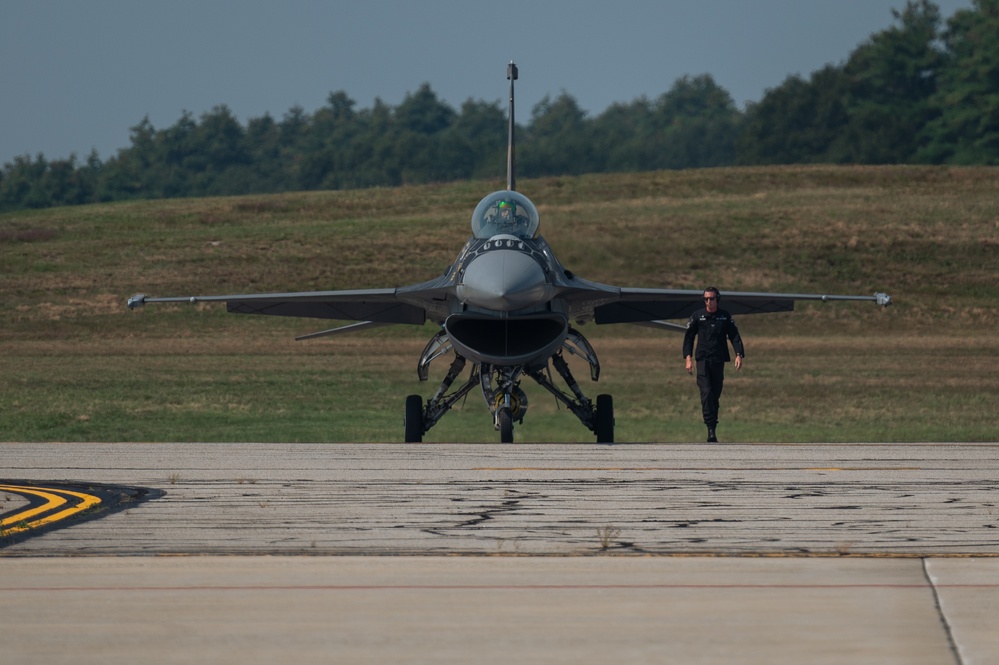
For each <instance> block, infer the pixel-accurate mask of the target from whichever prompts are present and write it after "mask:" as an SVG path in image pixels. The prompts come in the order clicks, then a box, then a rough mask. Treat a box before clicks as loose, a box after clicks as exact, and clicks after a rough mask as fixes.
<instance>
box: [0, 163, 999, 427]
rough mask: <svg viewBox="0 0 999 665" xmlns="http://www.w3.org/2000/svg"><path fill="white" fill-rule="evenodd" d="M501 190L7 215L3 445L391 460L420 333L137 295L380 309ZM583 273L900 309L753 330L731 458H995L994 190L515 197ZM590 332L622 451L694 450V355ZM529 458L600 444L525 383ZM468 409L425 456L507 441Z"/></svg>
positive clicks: (635, 180)
mask: <svg viewBox="0 0 999 665" xmlns="http://www.w3.org/2000/svg"><path fill="white" fill-rule="evenodd" d="M500 188H502V183H498V182H496V183H494V182H473V183H458V184H450V185H435V186H423V187H403V188H396V189H371V190H362V191H343V192H311V193H295V194H281V195H274V196H251V197H236V198H216V199H186V200H168V201H142V202H134V203H118V204H109V205H94V206H85V207H76V208H61V209H50V210H43V211H37V212H25V213H15V214H6V215H0V271H2V275H3V280H2V282H0V295H2V301H3V303H4V305H5V306H4V308H3V309H2V311H0V358H2V360H0V367H2V369H3V375H4V378H5V380H4V381H3V382H2V384H0V426H2V427H0V440H7V441H12V440H93V441H156V440H181V441H183V440H191V441H237V440H238V441H245V440H261V441H303V440H304V441H353V440H356V441H398V440H400V439H401V436H402V411H403V408H402V407H403V402H404V398H405V396H406V395H407V394H409V393H421V394H423V395H424V396H428V395H429V394H430V393H432V392H433V391H434V390H435V389H436V386H437V383H438V382H439V379H440V376H441V375H442V373H443V371H444V369H445V366H446V364H447V363H448V361H447V360H446V359H442V360H439V361H438V363H439V364H440V365H441V366H440V367H436V366H435V368H434V369H435V372H433V373H432V375H431V380H430V382H429V383H427V384H420V383H419V382H418V381H417V378H416V372H415V365H416V360H417V357H418V354H419V351H420V350H421V349H422V346H423V344H424V343H425V342H426V340H427V339H429V337H430V336H431V335H432V334H433V332H434V331H433V329H432V327H430V326H426V327H423V328H413V327H403V326H398V327H392V328H383V329H378V330H375V331H369V332H364V333H358V334H356V335H353V336H345V337H337V338H326V339H320V340H313V341H308V342H294V341H293V339H292V338H293V337H294V336H295V335H297V334H302V333H306V332H311V331H314V330H320V329H323V328H326V327H331V326H332V324H330V323H329V322H325V321H309V320H303V319H280V318H277V317H246V316H234V315H229V314H226V313H225V312H224V307H222V306H212V305H197V306H193V307H192V306H176V307H173V306H170V307H163V306H159V307H157V306H150V307H147V308H146V309H145V310H142V311H138V312H130V311H127V310H126V308H125V306H124V303H125V299H126V298H127V297H128V296H129V295H132V294H133V293H137V292H143V293H147V294H150V295H190V294H210V293H237V292H254V291H286V290H291V291H298V290H310V289H334V288H336V289H339V288H365V287H380V286H395V285H403V284H407V283H411V282H415V281H421V280H424V279H429V278H430V277H432V276H434V275H436V274H439V273H440V271H441V270H443V269H444V268H445V267H446V266H447V265H449V264H450V263H451V262H452V261H453V259H454V257H455V255H456V254H457V252H458V250H459V249H460V248H461V246H462V244H463V243H464V241H465V240H466V238H467V237H468V235H469V226H468V223H469V217H470V215H471V211H472V209H473V208H474V206H475V204H476V203H477V202H478V200H479V199H480V198H481V197H482V196H483V195H485V194H486V193H488V192H490V191H493V190H495V189H500ZM518 189H520V191H522V192H523V193H525V194H527V195H528V196H529V197H531V198H532V200H534V202H535V203H536V204H537V205H538V207H539V209H540V211H541V215H542V228H541V232H542V234H543V235H544V236H545V238H547V239H548V241H549V242H550V243H551V244H552V246H553V247H554V248H555V251H556V253H557V254H558V256H559V258H560V260H561V261H562V262H563V263H564V264H565V265H566V266H567V267H569V268H570V269H572V270H573V271H574V272H576V273H577V274H579V275H581V276H583V277H586V278H588V279H593V280H597V281H602V282H607V283H611V284H618V285H622V286H648V287H664V286H668V287H678V288H702V287H704V286H706V285H708V284H714V285H717V286H718V287H719V288H721V289H722V290H723V291H724V290H726V289H728V290H774V291H798V292H804V291H807V292H823V293H865V294H867V293H873V292H874V291H875V290H878V291H886V292H888V293H890V294H892V296H893V297H894V298H895V305H893V306H892V307H891V308H889V309H887V310H880V309H878V308H877V307H875V306H873V305H869V304H866V303H857V304H816V305H803V306H799V311H796V312H794V313H791V314H780V315H764V316H757V317H743V318H741V319H740V321H739V324H740V328H741V329H742V332H743V337H744V339H745V340H746V343H747V355H748V358H747V364H746V368H745V370H744V371H743V372H741V373H739V374H736V373H735V372H733V371H731V370H730V372H729V377H730V381H729V382H727V384H726V393H725V395H724V397H723V400H722V423H721V427H720V430H719V433H720V436H721V438H722V440H723V441H815V440H834V441H852V440H874V441H904V440H936V441H941V440H943V441H947V440H961V441H974V440H995V439H996V438H997V435H999V431H997V430H999V427H997V420H996V418H995V416H994V414H995V413H996V412H999V373H997V372H996V371H995V369H994V368H995V366H996V361H997V360H999V335H996V332H995V330H996V325H997V323H999V282H997V279H996V277H997V268H996V266H997V265H999V206H997V201H999V170H997V169H994V168H961V169H957V168H937V167H826V166H817V167H780V168H746V169H709V170H698V171H681V172H658V173H644V174H620V175H600V176H583V177H575V178H547V179H541V180H523V181H521V183H520V185H519V187H518ZM582 332H583V333H584V334H586V335H587V336H588V337H589V338H590V340H591V342H593V344H594V346H595V347H596V350H597V353H598V354H599V355H600V359H601V362H602V365H603V374H602V376H601V380H600V382H599V383H598V384H591V383H590V382H589V380H588V378H587V374H586V372H585V371H583V370H582V368H580V371H579V372H577V374H578V378H580V382H581V385H582V386H583V389H584V391H586V392H587V394H589V395H591V396H595V395H596V393H598V392H610V393H612V394H614V397H615V404H616V411H617V423H618V428H617V430H618V431H617V438H618V440H619V441H629V440H631V441H698V440H701V439H702V433H703V426H702V425H701V424H700V420H699V404H698V400H697V394H696V393H697V391H696V387H695V386H694V382H693V379H691V378H690V377H688V376H687V374H686V373H685V372H683V366H682V360H681V359H680V348H679V346H680V336H679V335H675V334H668V333H657V332H654V331H647V330H645V329H641V328H638V327H634V326H602V327H596V326H592V325H591V326H587V327H584V328H583V330H582ZM524 387H525V390H527V392H528V396H529V398H530V399H531V405H530V412H529V414H528V416H527V420H526V421H525V424H524V425H523V426H522V427H518V429H517V434H516V436H517V439H518V440H534V441H549V440H566V439H569V440H580V441H591V440H592V437H591V435H590V433H589V432H588V431H586V430H585V429H584V428H583V427H582V426H581V425H579V424H578V422H577V421H576V420H575V418H574V417H572V416H571V415H569V414H567V413H566V412H565V411H564V410H562V411H557V410H556V408H555V404H554V400H553V399H552V398H551V397H550V396H548V395H547V394H546V393H544V392H543V391H542V390H541V389H540V388H538V387H537V386H535V385H534V384H533V382H530V381H528V382H525V384H524ZM480 401H481V400H480V397H478V395H477V394H474V393H473V394H472V395H470V396H469V398H468V400H467V404H466V405H465V406H464V408H463V409H459V410H458V411H457V412H455V413H452V414H449V416H447V417H446V418H445V419H444V421H442V422H441V424H439V425H438V426H437V427H436V428H435V429H434V430H432V431H431V432H430V434H429V435H428V436H427V439H428V440H432V441H454V440H462V441H494V440H497V439H498V437H497V435H496V434H495V433H494V432H493V431H492V428H491V424H490V421H489V418H488V414H487V412H486V410H485V409H484V407H483V406H482V405H481V404H480Z"/></svg>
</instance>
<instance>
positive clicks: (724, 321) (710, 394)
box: [683, 309, 746, 430]
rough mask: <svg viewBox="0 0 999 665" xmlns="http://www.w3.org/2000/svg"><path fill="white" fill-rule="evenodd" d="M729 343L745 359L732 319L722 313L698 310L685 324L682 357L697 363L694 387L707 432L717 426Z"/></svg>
mask: <svg viewBox="0 0 999 665" xmlns="http://www.w3.org/2000/svg"><path fill="white" fill-rule="evenodd" d="M695 336H696V337H697V351H696V353H695V352H694V337H695ZM726 337H727V338H728V339H730V340H732V347H733V348H734V349H735V352H736V354H738V355H740V356H743V357H745V355H746V350H745V349H744V348H743V346H742V337H740V336H739V328H737V327H736V325H735V320H734V319H733V318H732V315H731V314H729V313H728V312H727V311H725V310H724V309H718V310H716V311H715V313H714V314H709V313H708V310H707V309H700V310H698V311H696V312H694V313H693V314H691V315H690V319H688V320H687V331H686V332H685V333H684V335H683V357H684V358H686V357H687V356H690V355H692V356H694V360H695V361H696V362H697V387H698V388H700V390H701V412H702V413H703V414H704V424H705V425H707V426H708V428H709V429H712V430H713V429H714V428H715V426H717V425H718V398H720V397H721V394H722V387H723V386H724V384H725V363H727V362H728V361H730V360H731V359H732V358H731V356H729V354H728V343H727V342H726V341H725V338H726Z"/></svg>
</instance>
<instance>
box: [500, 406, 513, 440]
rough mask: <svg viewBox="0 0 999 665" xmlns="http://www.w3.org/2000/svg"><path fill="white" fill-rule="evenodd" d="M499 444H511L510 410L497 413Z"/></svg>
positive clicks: (511, 415)
mask: <svg viewBox="0 0 999 665" xmlns="http://www.w3.org/2000/svg"><path fill="white" fill-rule="evenodd" d="M499 426H500V443H513V414H511V413H510V409H500V412H499Z"/></svg>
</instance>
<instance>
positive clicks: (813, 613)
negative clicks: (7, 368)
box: [0, 443, 999, 664]
mask: <svg viewBox="0 0 999 665" xmlns="http://www.w3.org/2000/svg"><path fill="white" fill-rule="evenodd" d="M0 459H2V460H3V462H2V465H0V476H2V477H0V518H3V527H0V594H2V596H3V598H4V600H5V603H4V604H5V607H6V608H8V609H7V611H6V612H5V613H4V614H5V616H4V630H3V631H0V654H4V658H7V657H9V658H11V662H18V663H35V662H37V663H42V662H46V663H49V662H52V661H56V662H69V661H70V660H72V662H74V663H81V662H84V663H86V662H101V663H117V662H127V661H136V660H142V661H144V662H164V663H167V662H233V663H237V662H238V663H257V662H260V663H263V662H273V661H275V660H279V659H289V658H292V659H294V660H295V661H297V662H350V663H355V662H357V663H369V662H370V663H375V662H378V663H381V662H389V661H392V662H427V663H439V662H469V661H474V662H483V663H499V662H503V663H509V662H532V663H533V662H538V663H560V662H572V663H590V662H593V663H597V662H608V661H611V662H639V663H641V662H649V663H653V662H655V663H668V662H678V663H679V662H682V663H721V662H741V663H757V662H758V663H775V662H796V663H797V662H809V663H826V662H828V663H843V662H850V663H893V662H895V663H961V664H964V663H999V622H997V621H996V619H995V617H996V616H999V507H997V503H999V493H997V489H999V473H997V472H999V444H997V443H977V444H864V443H857V444H774V445H762V444H754V445H744V444H720V445H708V444H685V445H675V444H670V445H657V444H616V445H592V444H589V445H587V444H512V445H500V444H469V445H464V444H195V443H175V444H158V443H157V444H149V443H128V444H93V443H49V444H38V443H30V444H29V443H25V444H21V443H0ZM85 497H97V498H98V499H100V501H99V502H96V503H95V502H94V501H93V500H92V498H91V499H86V498H85ZM60 500H61V501H62V503H59V501H60ZM88 501H89V502H90V503H87V502H88ZM57 504H58V505H57ZM74 510H75V511H76V512H71V511H74ZM31 511H35V512H31ZM46 511H47V512H46ZM60 514H66V516H65V517H53V516H57V515H60ZM46 520H49V521H46ZM204 555H216V556H204Z"/></svg>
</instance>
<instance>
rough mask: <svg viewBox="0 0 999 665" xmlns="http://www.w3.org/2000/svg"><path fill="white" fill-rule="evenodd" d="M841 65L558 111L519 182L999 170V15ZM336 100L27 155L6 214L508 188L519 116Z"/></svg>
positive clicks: (916, 20) (686, 83)
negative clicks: (763, 85)
mask: <svg viewBox="0 0 999 665" xmlns="http://www.w3.org/2000/svg"><path fill="white" fill-rule="evenodd" d="M893 15H894V22H893V25H892V26H891V27H889V28H888V29H886V30H883V31H881V32H878V33H875V34H873V35H872V36H871V37H870V38H869V39H868V40H867V41H865V42H864V43H862V44H861V45H859V46H858V47H857V48H856V49H855V50H854V51H853V52H852V53H851V54H850V55H849V57H848V58H847V59H846V60H845V61H844V62H843V63H841V64H839V65H827V66H826V67H824V68H822V69H821V70H818V71H816V72H814V73H812V74H811V76H810V77H808V78H804V77H801V76H791V77H788V78H787V79H786V80H785V81H784V82H783V83H781V84H780V85H779V86H777V87H775V88H771V89H769V90H767V91H766V93H765V94H764V96H763V98H762V99H761V100H760V101H759V102H755V103H750V104H748V105H747V107H746V108H745V109H744V110H739V109H738V108H737V107H736V105H735V103H734V102H733V100H732V97H731V95H730V94H729V93H728V92H727V91H726V90H724V89H723V88H721V87H720V86H718V85H717V84H716V83H715V81H714V80H713V78H712V77H711V76H710V75H707V74H705V75H700V76H684V77H682V78H680V79H678V80H677V81H676V82H675V83H674V84H673V86H672V87H671V88H670V89H669V90H668V91H667V92H665V93H663V94H662V95H661V96H659V97H658V98H656V99H648V98H646V97H641V98H638V99H636V100H634V101H632V102H630V103H617V104H613V105H612V106H610V107H609V108H608V109H606V110H605V111H604V112H603V113H601V114H599V115H597V116H596V117H592V118H591V117H588V115H587V113H586V112H585V111H583V110H582V109H581V108H580V107H579V105H578V104H577V102H576V100H575V98H574V97H572V96H571V95H569V94H568V93H565V92H563V93H562V94H560V95H559V96H557V97H555V98H552V97H551V96H547V97H545V98H544V99H543V100H542V101H541V102H539V103H538V104H537V105H536V106H535V107H534V108H533V109H532V112H531V116H530V119H529V121H528V122H527V123H526V125H521V126H518V154H517V159H518V174H519V175H520V176H521V177H537V176H545V175H572V174H580V173H599V172H608V171H625V172H631V171H645V170H657V169H684V168H698V167H711V166H729V165H752V164H799V163H820V162H822V163H858V164H899V163H924V164H985V165H995V164H999V0H973V5H972V7H971V8H969V9H962V10H959V11H957V12H956V13H955V14H954V15H953V16H952V17H950V18H949V19H947V20H946V21H944V20H943V18H942V16H941V13H940V9H939V7H938V6H937V5H936V4H934V3H933V2H930V0H909V1H908V2H907V4H906V5H905V7H904V8H903V9H902V10H897V11H893ZM356 107H357V104H356V102H355V101H354V100H352V99H351V98H350V97H349V96H348V95H347V93H346V92H344V91H338V92H334V93H331V94H330V95H329V97H328V98H327V103H326V105H325V106H323V107H322V108H320V109H318V110H317V111H315V112H314V113H311V114H310V113H307V112H306V111H305V110H304V109H302V108H301V107H297V106H296V107H293V108H292V109H290V110H289V111H288V112H287V113H285V115H284V116H283V117H282V118H281V119H280V120H275V119H274V118H273V117H271V116H270V115H264V116H263V117H260V118H252V119H250V120H249V121H248V122H247V123H246V125H245V126H244V125H243V124H242V123H240V122H239V120H238V119H237V118H236V117H235V115H234V114H233V112H232V111H231V110H230V109H229V108H228V107H227V106H224V105H223V106H217V107H215V108H213V109H211V110H210V111H208V112H206V113H203V114H201V116H200V117H197V118H195V117H194V116H193V115H192V114H190V113H186V112H185V113H184V114H183V115H182V116H181V118H180V119H179V120H178V121H177V122H176V123H175V124H174V125H172V126H170V127H167V128H165V129H157V128H155V127H153V126H152V124H151V123H150V122H149V119H148V118H145V119H143V120H142V121H141V122H140V123H139V124H138V125H136V126H135V127H132V128H131V134H130V146H129V147H127V148H124V149H122V150H119V151H118V154H117V155H115V156H113V157H110V158H108V159H107V160H105V161H102V160H101V159H100V157H99V155H98V154H97V153H96V152H92V153H91V154H90V155H89V156H88V157H87V159H86V161H84V162H81V161H79V160H78V158H77V157H76V156H75V155H71V156H70V157H69V158H68V159H60V160H47V159H46V158H45V157H44V156H43V155H38V156H36V157H34V158H32V157H30V156H27V155H25V156H22V157H18V158H16V159H15V160H14V161H13V162H11V163H6V164H4V166H3V168H2V169H0V211H3V210H16V209H23V208H37V207H46V206H52V205H72V204H81V203H90V202H97V201H115V200H126V199H136V198H163V197H180V196H210V195H235V194H250V193H273V192H280V191H290V190H311V189H346V188H361V187H372V186H379V185H383V186H397V185H403V184H413V183H427V182H444V181H451V180H458V179H470V178H501V177H502V176H503V173H504V169H505V159H504V155H505V151H506V110H505V109H504V108H503V107H501V105H500V102H498V101H497V102H485V101H481V100H479V101H476V100H472V99H469V100H468V101H466V102H465V103H464V104H462V106H461V108H460V109H457V110H456V109H454V108H453V107H451V106H450V105H448V104H447V103H445V102H443V101H442V100H440V99H439V98H438V97H437V95H436V93H435V92H434V91H433V90H432V88H431V87H430V85H429V84H426V83H425V84H423V85H422V86H420V87H419V89H418V90H417V91H416V92H413V93H410V94H408V95H406V97H405V98H404V99H403V101H402V102H401V103H400V104H399V105H398V106H395V107H392V106H389V105H386V104H384V103H383V102H382V101H381V100H376V101H375V103H374V105H373V106H372V107H371V108H366V109H358V108H356Z"/></svg>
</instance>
